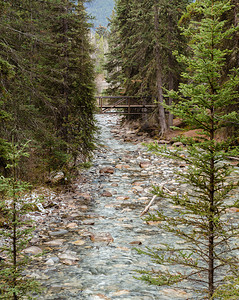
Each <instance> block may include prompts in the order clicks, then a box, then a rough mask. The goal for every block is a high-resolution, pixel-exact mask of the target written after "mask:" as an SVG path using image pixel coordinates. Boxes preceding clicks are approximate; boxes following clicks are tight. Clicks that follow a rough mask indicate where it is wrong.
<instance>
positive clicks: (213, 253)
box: [139, 0, 239, 299]
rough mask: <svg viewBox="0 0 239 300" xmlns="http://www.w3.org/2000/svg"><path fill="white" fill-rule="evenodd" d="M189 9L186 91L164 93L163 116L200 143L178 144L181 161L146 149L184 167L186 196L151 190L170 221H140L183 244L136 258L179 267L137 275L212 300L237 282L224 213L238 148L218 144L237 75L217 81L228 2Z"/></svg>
mask: <svg viewBox="0 0 239 300" xmlns="http://www.w3.org/2000/svg"><path fill="white" fill-rule="evenodd" d="M193 6H194V11H195V12H196V13H198V14H201V16H202V17H201V18H200V21H191V22H190V23H189V26H188V28H185V29H184V34H185V35H186V36H187V37H188V38H189V40H190V41H189V47H190V49H191V52H192V56H191V57H185V56H183V55H178V59H179V61H180V62H183V63H185V64H186V66H187V69H186V71H185V72H184V73H183V74H182V75H183V77H184V78H185V80H186V83H181V84H180V86H179V91H178V92H168V95H169V96H170V97H172V98H174V99H177V100H178V103H177V104H174V105H173V107H171V108H170V107H168V106H167V108H168V109H171V111H172V112H173V114H175V115H176V116H178V117H179V118H182V119H183V120H184V121H185V122H186V123H187V124H188V125H190V126H191V127H192V128H194V129H198V130H199V136H197V137H195V138H186V137H180V138H179V140H180V141H181V142H183V143H184V144H186V145H187V150H186V151H185V153H182V152H181V150H182V149H180V150H169V149H167V148H165V149H164V150H163V149H161V150H160V149H159V147H158V146H157V145H151V146H150V149H151V150H153V151H156V152H157V153H161V154H163V155H166V156H168V157H172V158H177V159H181V160H183V161H185V162H186V163H187V164H188V167H187V171H186V173H180V174H179V175H180V176H181V178H182V182H184V183H187V184H188V190H187V191H186V192H184V193H178V194H177V195H176V196H171V195H169V194H165V192H164V190H162V189H161V188H160V187H155V188H154V193H155V194H156V195H158V196H161V197H165V199H167V200H168V201H169V203H170V204H172V205H173V207H174V209H173V211H172V212H170V215H168V214H167V215H166V214H165V213H164V212H163V211H160V212H158V213H157V215H150V216H149V217H148V218H147V220H157V221H160V222H161V224H160V228H163V229H164V230H166V231H168V232H170V233H173V234H174V235H175V236H176V237H178V238H180V239H183V240H184V242H185V244H184V246H183V247H175V246H174V245H168V244H167V245H165V247H164V248H157V249H148V250H146V251H139V252H143V253H145V254H147V255H149V256H151V257H152V259H153V260H154V261H155V262H157V263H159V264H162V265H167V266H171V265H174V266H178V267H179V266H180V271H178V269H176V270H175V272H172V271H171V269H168V271H162V270H159V271H158V272H156V271H142V272H141V271H140V272H141V273H142V274H144V275H143V276H142V277H141V279H142V280H145V281H147V282H149V283H151V284H156V285H171V284H174V283H180V282H184V281H185V280H187V281H188V280H190V281H192V282H193V284H194V286H193V287H194V288H195V289H197V290H198V291H199V292H200V293H201V294H202V295H204V296H205V294H206V297H207V299H211V297H213V294H214V292H215V290H216V288H218V287H220V286H221V285H222V284H223V283H225V281H226V280H227V276H232V277H231V278H237V276H238V258H237V256H236V255H237V252H236V251H237V249H238V246H237V245H236V241H235V237H236V236H237V235H238V233H239V226H238V224H236V223H235V222H234V221H231V220H230V216H229V215H228V213H227V212H228V209H229V210H230V208H231V207H234V206H236V205H237V204H238V199H234V200H233V199H231V200H230V201H229V197H230V195H233V194H232V191H233V190H234V189H235V188H237V187H238V178H236V177H233V170H232V167H231V166H230V165H229V163H228V162H227V157H228V156H233V155H236V154H238V147H237V148H234V149H233V148H232V147H230V143H232V140H230V139H228V140H227V141H220V140H219V139H218V138H217V133H218V132H220V130H221V129H222V128H224V127H225V126H226V124H227V122H233V121H236V119H237V115H236V113H235V112H231V113H227V112H226V111H225V110H224V108H225V107H226V106H228V105H233V104H234V103H235V102H236V101H237V99H238V96H239V94H238V92H237V87H238V84H239V76H238V69H231V70H230V73H228V76H227V78H225V77H224V74H223V71H224V69H225V64H226V58H227V56H228V55H229V54H230V53H231V50H230V49H223V45H224V44H225V43H226V41H229V40H230V38H231V37H232V35H233V33H234V32H235V30H237V29H235V28H234V27H230V28H228V27H227V22H226V20H223V19H222V14H223V13H225V12H227V11H229V10H230V9H231V5H230V2H229V1H213V0H202V1H198V2H196V3H194V4H193ZM234 176H236V175H235V174H234ZM225 274H226V276H225ZM202 297H203V296H202Z"/></svg>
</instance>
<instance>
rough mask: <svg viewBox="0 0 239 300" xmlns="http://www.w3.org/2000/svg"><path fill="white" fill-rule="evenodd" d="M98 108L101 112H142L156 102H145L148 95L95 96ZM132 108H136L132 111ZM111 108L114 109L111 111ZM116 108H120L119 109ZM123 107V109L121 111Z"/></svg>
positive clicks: (152, 106) (153, 105)
mask: <svg viewBox="0 0 239 300" xmlns="http://www.w3.org/2000/svg"><path fill="white" fill-rule="evenodd" d="M96 99H97V103H98V108H99V110H100V112H101V113H117V112H118V113H123V114H142V113H145V110H147V108H151V109H152V108H155V107H157V105H156V104H154V103H152V104H147V103H148V101H146V100H148V99H149V97H148V98H147V97H138V96H137V97H135V96H97V97H96ZM132 108H138V110H136V111H135V110H134V111H132ZM112 109H114V111H113V112H112ZM118 109H121V110H120V111H119V110H118ZM122 109H123V111H122Z"/></svg>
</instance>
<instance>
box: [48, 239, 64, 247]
mask: <svg viewBox="0 0 239 300" xmlns="http://www.w3.org/2000/svg"><path fill="white" fill-rule="evenodd" d="M64 242H65V240H63V239H57V240H52V241H49V242H45V243H44V245H47V246H51V247H54V246H61V245H62V244H63V243H64Z"/></svg>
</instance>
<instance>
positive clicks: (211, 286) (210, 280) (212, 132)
mask: <svg viewBox="0 0 239 300" xmlns="http://www.w3.org/2000/svg"><path fill="white" fill-rule="evenodd" d="M212 94H214V90H212ZM210 125H211V130H210V141H212V142H213V141H214V136H215V126H214V106H212V107H211V124H210ZM214 153H215V149H214V145H212V146H211V149H210V154H211V159H210V194H209V195H210V199H209V201H210V203H209V205H210V208H209V209H210V211H209V237H208V256H209V262H208V290H209V296H210V298H211V297H212V296H213V293H214V234H215V232H214V231H215V221H214V218H215V213H216V211H215V206H214V194H215V158H214Z"/></svg>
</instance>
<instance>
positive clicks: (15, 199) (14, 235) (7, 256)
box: [0, 145, 40, 300]
mask: <svg viewBox="0 0 239 300" xmlns="http://www.w3.org/2000/svg"><path fill="white" fill-rule="evenodd" d="M25 146H26V145H25ZM25 146H22V147H18V146H16V145H12V147H11V149H9V152H8V155H7V160H8V166H7V168H8V169H9V170H10V172H11V176H10V177H8V178H5V177H3V176H1V177H0V196H1V201H0V212H1V214H3V215H4V218H5V220H4V222H3V223H4V224H3V227H2V228H0V237H1V242H0V256H1V260H0V278H1V280H0V299H13V300H17V299H23V297H26V296H28V299H32V297H31V293H32V292H39V291H40V289H39V284H38V283H37V282H36V281H35V280H32V279H30V278H26V277H25V276H24V275H23V271H24V270H25V269H26V267H27V265H28V264H29V260H30V259H29V257H27V255H26V254H24V252H23V250H24V249H25V248H26V246H27V244H28V242H29V240H30V239H31V238H32V231H33V230H34V227H33V226H32V224H31V222H30V221H27V220H26V218H25V216H26V214H27V213H29V212H31V211H32V210H33V209H34V206H35V205H36V203H31V201H29V200H26V199H25V195H26V193H27V192H29V188H30V186H29V184H28V183H26V182H23V181H20V180H19V179H18V176H17V173H18V172H17V170H18V164H19V161H20V160H21V158H22V157H26V156H28V154H27V153H26V152H25Z"/></svg>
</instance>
